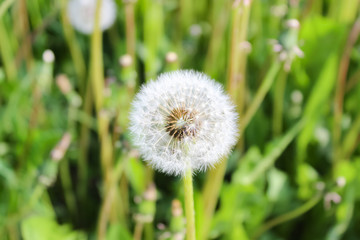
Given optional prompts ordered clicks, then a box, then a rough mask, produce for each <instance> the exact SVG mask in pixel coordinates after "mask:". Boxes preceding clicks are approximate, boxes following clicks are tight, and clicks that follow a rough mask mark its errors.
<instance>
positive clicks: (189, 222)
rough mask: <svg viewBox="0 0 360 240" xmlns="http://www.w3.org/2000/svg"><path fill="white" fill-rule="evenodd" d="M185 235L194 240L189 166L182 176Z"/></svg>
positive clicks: (192, 195)
mask: <svg viewBox="0 0 360 240" xmlns="http://www.w3.org/2000/svg"><path fill="white" fill-rule="evenodd" d="M184 195H185V215H186V236H187V240H195V239H196V238H195V209H194V192H193V183H192V171H191V169H190V168H189V169H188V170H187V171H186V174H185V177H184Z"/></svg>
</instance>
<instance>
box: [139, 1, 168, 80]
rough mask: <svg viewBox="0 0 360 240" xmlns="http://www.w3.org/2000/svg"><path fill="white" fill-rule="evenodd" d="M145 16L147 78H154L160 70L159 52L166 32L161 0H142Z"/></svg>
mask: <svg viewBox="0 0 360 240" xmlns="http://www.w3.org/2000/svg"><path fill="white" fill-rule="evenodd" d="M142 3H143V4H142V7H143V9H142V10H143V16H144V19H143V21H144V26H143V27H144V36H143V37H144V44H145V79H146V81H148V80H150V79H154V78H155V77H156V75H157V72H158V70H159V63H160V62H159V59H158V58H157V54H158V52H159V48H160V46H161V41H162V40H163V39H162V36H163V34H164V29H163V28H164V26H163V25H164V13H163V5H162V2H161V1H160V0H154V1H150V0H142Z"/></svg>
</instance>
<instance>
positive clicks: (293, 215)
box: [253, 193, 322, 239]
mask: <svg viewBox="0 0 360 240" xmlns="http://www.w3.org/2000/svg"><path fill="white" fill-rule="evenodd" d="M321 197H322V194H320V193H318V194H317V195H316V196H314V197H313V198H311V199H310V200H309V201H307V202H306V203H304V204H303V205H301V206H300V207H298V208H296V209H295V210H293V211H290V212H288V213H285V214H283V215H280V216H278V217H276V218H274V219H272V220H270V221H269V222H267V223H265V224H264V225H263V226H261V227H260V229H259V230H258V231H256V233H255V234H254V236H253V239H257V238H258V237H260V236H261V235H262V234H263V233H264V232H266V231H267V230H269V229H271V228H273V227H275V226H277V225H279V224H282V223H284V222H288V221H290V220H292V219H294V218H297V217H299V216H301V215H303V214H304V213H306V212H307V211H309V210H310V209H311V208H313V207H314V206H315V205H316V204H317V203H318V202H319V201H320V200H321Z"/></svg>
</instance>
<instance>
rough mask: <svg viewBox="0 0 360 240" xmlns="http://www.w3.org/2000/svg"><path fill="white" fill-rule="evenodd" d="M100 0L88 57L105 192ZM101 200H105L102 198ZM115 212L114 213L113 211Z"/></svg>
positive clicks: (108, 146)
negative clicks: (89, 57)
mask: <svg viewBox="0 0 360 240" xmlns="http://www.w3.org/2000/svg"><path fill="white" fill-rule="evenodd" d="M101 5H102V0H97V5H96V12H95V25H94V32H93V34H92V37H91V59H90V78H91V82H92V86H91V88H92V90H93V94H94V97H95V109H96V113H97V121H98V134H99V138H100V145H101V146H100V161H101V166H102V171H103V180H104V191H105V193H106V192H107V191H108V190H109V189H110V186H111V172H112V165H113V148H112V140H111V136H110V135H109V121H110V120H109V115H108V113H107V112H106V111H105V110H103V102H104V95H103V92H104V75H103V74H104V73H103V68H104V64H103V54H102V52H103V51H102V32H101V29H100V17H101V16H100V14H101V12H100V6H101ZM103 201H106V199H104V200H103ZM114 214H115V213H114ZM98 230H100V229H98Z"/></svg>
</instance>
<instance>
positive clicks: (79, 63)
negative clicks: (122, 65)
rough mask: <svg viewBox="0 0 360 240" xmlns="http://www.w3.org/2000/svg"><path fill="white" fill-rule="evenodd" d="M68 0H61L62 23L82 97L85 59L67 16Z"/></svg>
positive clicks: (83, 93)
mask: <svg viewBox="0 0 360 240" xmlns="http://www.w3.org/2000/svg"><path fill="white" fill-rule="evenodd" d="M67 2H68V1H67V0H61V12H60V16H61V23H62V27H63V31H64V35H65V39H66V42H67V44H68V46H69V50H70V54H71V57H72V59H73V62H74V68H75V72H76V75H77V79H78V87H79V89H80V93H81V96H82V97H85V94H86V92H85V88H86V87H85V72H86V67H85V61H84V57H83V54H82V52H81V49H80V46H79V43H78V41H77V39H76V37H75V32H74V30H73V28H72V26H71V24H70V22H69V19H68V17H67V12H66V9H67Z"/></svg>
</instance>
